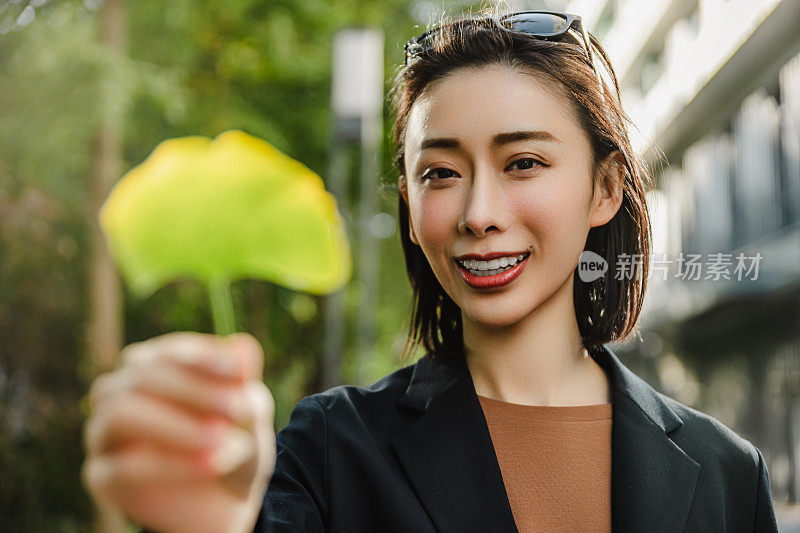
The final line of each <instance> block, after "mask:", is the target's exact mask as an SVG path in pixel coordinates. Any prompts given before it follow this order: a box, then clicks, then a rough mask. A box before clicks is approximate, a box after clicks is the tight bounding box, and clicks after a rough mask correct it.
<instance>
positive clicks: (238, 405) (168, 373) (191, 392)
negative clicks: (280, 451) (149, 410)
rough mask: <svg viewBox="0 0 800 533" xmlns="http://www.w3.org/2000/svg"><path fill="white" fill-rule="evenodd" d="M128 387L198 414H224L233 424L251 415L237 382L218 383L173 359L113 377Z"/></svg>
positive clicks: (245, 421) (246, 420) (247, 418)
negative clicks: (189, 369) (187, 368)
mask: <svg viewBox="0 0 800 533" xmlns="http://www.w3.org/2000/svg"><path fill="white" fill-rule="evenodd" d="M116 381H117V382H118V383H119V385H118V386H120V387H128V388H131V389H135V390H137V391H140V392H144V393H146V394H148V395H151V396H156V397H158V398H161V399H164V400H167V401H169V402H171V403H173V404H177V405H179V406H182V407H184V408H189V409H193V410H195V411H198V412H199V413H201V414H217V415H223V416H226V417H228V418H229V419H231V421H233V422H234V423H240V424H241V423H247V422H249V421H251V420H252V418H253V408H252V407H251V405H250V404H249V403H248V402H249V400H248V397H247V395H246V393H245V390H244V388H243V387H242V386H241V384H239V383H238V382H231V381H226V382H220V381H218V380H215V379H210V377H209V376H208V375H207V374H200V373H196V372H190V371H187V370H186V368H185V367H184V366H183V365H180V364H178V363H174V362H169V361H166V362H162V363H160V364H153V365H152V367H151V368H149V369H141V368H140V369H132V368H127V369H123V370H122V371H121V372H120V373H119V375H118V376H117V378H116Z"/></svg>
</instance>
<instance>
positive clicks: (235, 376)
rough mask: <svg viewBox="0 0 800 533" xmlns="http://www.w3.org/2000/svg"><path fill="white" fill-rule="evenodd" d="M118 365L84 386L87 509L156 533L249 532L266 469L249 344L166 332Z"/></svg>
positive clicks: (261, 399)
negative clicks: (91, 503)
mask: <svg viewBox="0 0 800 533" xmlns="http://www.w3.org/2000/svg"><path fill="white" fill-rule="evenodd" d="M120 361H121V364H120V365H119V367H118V368H117V369H116V370H114V371H113V372H109V373H106V374H103V375H101V376H99V377H98V378H97V379H96V380H95V381H94V383H93V384H92V387H91V390H90V399H91V404H92V415H91V416H90V417H89V419H88V420H87V422H86V425H85V427H84V444H85V447H86V460H85V462H84V464H83V470H82V475H83V480H84V484H85V485H86V486H87V488H88V489H89V492H90V494H91V495H92V498H94V500H95V502H96V503H97V505H98V506H100V507H101V508H107V509H110V510H116V511H119V512H122V513H124V514H126V515H127V516H128V517H130V518H131V519H132V520H134V521H136V522H137V523H139V524H141V525H143V526H145V527H147V528H150V529H153V530H157V531H162V532H170V533H173V532H175V533H177V532H181V531H191V532H206V531H207V532H215V533H217V532H224V533H238V532H241V531H252V530H253V526H254V524H255V522H256V518H257V516H258V513H259V510H260V509H261V503H262V498H263V495H264V491H265V490H266V487H267V484H268V483H269V479H270V477H271V474H272V470H273V468H274V462H275V433H274V427H273V417H274V403H273V398H272V394H271V393H270V391H269V389H268V388H267V387H266V386H265V385H264V383H263V382H262V381H261V377H262V371H263V361H264V355H263V352H262V350H261V346H260V345H259V343H258V341H256V339H255V338H253V337H252V336H251V335H248V334H246V333H237V334H235V335H232V336H230V337H226V338H221V337H217V336H214V335H207V334H201V333H194V332H177V333H168V334H166V335H162V336H159V337H155V338H153V339H150V340H147V341H144V342H135V343H132V344H130V345H128V346H126V347H125V348H124V349H123V350H122V352H121V353H120Z"/></svg>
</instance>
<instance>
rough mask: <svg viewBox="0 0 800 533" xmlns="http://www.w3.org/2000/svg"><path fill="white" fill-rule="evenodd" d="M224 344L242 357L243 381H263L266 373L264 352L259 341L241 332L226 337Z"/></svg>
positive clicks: (240, 362)
mask: <svg viewBox="0 0 800 533" xmlns="http://www.w3.org/2000/svg"><path fill="white" fill-rule="evenodd" d="M224 342H225V343H226V344H227V345H228V346H229V347H231V349H232V351H234V352H235V353H236V354H237V355H238V356H239V357H240V361H239V364H240V365H241V367H240V368H241V370H242V376H243V379H244V380H245V381H246V380H251V379H256V380H259V381H261V379H262V378H263V373H264V350H263V349H262V347H261V343H260V342H258V339H256V338H255V337H253V336H252V335H250V334H249V333H244V332H240V333H234V334H233V335H229V336H227V337H225V338H224Z"/></svg>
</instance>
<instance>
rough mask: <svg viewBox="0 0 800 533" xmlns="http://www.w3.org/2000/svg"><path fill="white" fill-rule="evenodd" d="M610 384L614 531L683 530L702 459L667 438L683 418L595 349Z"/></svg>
mask: <svg viewBox="0 0 800 533" xmlns="http://www.w3.org/2000/svg"><path fill="white" fill-rule="evenodd" d="M593 357H594V358H595V361H597V362H598V364H600V366H602V367H603V368H604V369H605V370H606V373H609V372H610V374H611V376H612V382H613V383H614V385H613V386H614V397H613V400H612V402H613V415H612V416H613V421H612V430H611V438H612V443H611V447H612V451H611V455H612V473H611V476H612V480H611V500H612V507H611V520H612V523H613V529H614V531H648V532H656V531H664V532H673V531H683V530H684V527H685V524H686V519H687V517H688V515H689V509H690V508H691V504H692V500H693V499H694V491H695V485H696V483H697V477H698V475H699V474H700V464H699V463H697V461H695V460H694V459H692V458H691V457H689V455H687V454H686V452H684V451H683V450H682V449H681V448H680V447H678V445H677V444H675V442H674V441H673V440H672V439H671V438H670V437H669V434H670V433H671V432H672V431H675V430H676V429H678V428H679V427H681V426H682V425H683V421H682V420H681V419H680V417H679V416H678V415H677V414H676V413H675V411H673V410H672V409H671V408H670V407H669V405H667V403H666V402H665V401H664V400H663V398H662V397H661V396H660V395H659V393H658V392H657V391H656V390H655V389H653V388H652V387H651V386H650V385H649V384H648V383H647V382H646V381H644V380H643V379H641V378H640V377H639V376H637V375H636V374H634V373H633V372H631V371H630V370H629V369H628V368H627V367H625V366H624V365H623V364H622V363H621V362H620V361H619V359H618V358H617V356H616V355H615V354H614V353H613V352H612V351H611V350H610V349H609V348H608V347H603V350H601V351H598V352H597V353H596V354H593Z"/></svg>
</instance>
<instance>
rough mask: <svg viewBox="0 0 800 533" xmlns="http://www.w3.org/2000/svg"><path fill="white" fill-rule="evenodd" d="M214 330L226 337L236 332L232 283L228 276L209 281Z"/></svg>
mask: <svg viewBox="0 0 800 533" xmlns="http://www.w3.org/2000/svg"><path fill="white" fill-rule="evenodd" d="M208 294H209V297H210V301H211V315H212V317H213V318H214V332H215V333H216V334H217V335H219V336H221V337H225V336H227V335H231V334H233V333H236V314H235V312H234V309H233V297H232V296H231V285H230V282H229V281H228V280H227V279H226V278H214V279H212V280H210V281H209V283H208Z"/></svg>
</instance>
